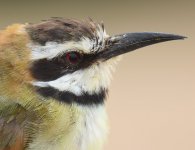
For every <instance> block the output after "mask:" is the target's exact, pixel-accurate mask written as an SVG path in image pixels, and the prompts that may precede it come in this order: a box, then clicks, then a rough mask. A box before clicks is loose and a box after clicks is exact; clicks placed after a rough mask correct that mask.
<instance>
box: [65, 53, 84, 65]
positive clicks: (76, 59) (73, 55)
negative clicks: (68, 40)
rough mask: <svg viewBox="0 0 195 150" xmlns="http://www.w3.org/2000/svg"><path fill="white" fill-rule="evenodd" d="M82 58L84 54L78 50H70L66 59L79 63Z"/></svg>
mask: <svg viewBox="0 0 195 150" xmlns="http://www.w3.org/2000/svg"><path fill="white" fill-rule="evenodd" d="M81 59H82V55H81V54H80V53H78V52H69V53H67V54H66V60H67V61H68V62H69V63H70V64H73V65H76V64H78V63H79V62H80V61H81Z"/></svg>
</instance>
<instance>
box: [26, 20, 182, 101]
mask: <svg viewBox="0 0 195 150" xmlns="http://www.w3.org/2000/svg"><path fill="white" fill-rule="evenodd" d="M25 31H27V33H28V35H29V37H30V43H28V48H29V49H30V59H31V61H30V62H31V63H30V66H29V70H30V73H31V75H32V77H33V81H32V84H33V86H34V87H35V88H36V89H37V92H39V93H40V94H41V95H43V96H44V97H52V98H54V99H56V100H59V101H63V102H66V103H79V104H83V105H91V104H100V103H103V102H104V99H105V96H106V93H107V90H108V86H109V83H110V79H111V75H112V70H113V69H114V67H115V64H116V62H117V58H118V57H117V56H119V55H121V54H124V53H127V52H130V51H133V50H135V49H138V48H141V47H144V46H148V45H151V44H155V43H159V42H165V41H170V40H178V39H183V38H184V37H182V36H178V35H172V34H163V33H146V32H143V33H125V34H121V35H116V36H109V35H108V34H107V33H106V31H105V29H104V26H103V24H97V23H95V22H93V21H92V20H87V21H77V20H69V19H61V18H53V19H50V20H46V21H43V22H41V23H38V24H29V25H27V26H26V27H25Z"/></svg>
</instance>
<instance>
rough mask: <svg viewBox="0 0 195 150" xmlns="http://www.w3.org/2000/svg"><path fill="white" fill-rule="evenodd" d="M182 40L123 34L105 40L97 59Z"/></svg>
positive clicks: (161, 34) (170, 36)
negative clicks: (103, 47) (104, 45)
mask: <svg viewBox="0 0 195 150" xmlns="http://www.w3.org/2000/svg"><path fill="white" fill-rule="evenodd" d="M184 38H186V37H184V36H180V35H173V34H165V33H153V32H142V33H125V34H122V35H117V36H113V37H110V38H109V39H108V40H107V43H106V47H105V49H104V50H103V51H101V52H99V54H98V57H99V59H102V60H107V59H110V58H112V57H115V56H118V55H121V54H124V53H127V52H130V51H133V50H136V49H138V48H141V47H145V46H148V45H152V44H156V43H160V42H166V41H171V40H180V39H184Z"/></svg>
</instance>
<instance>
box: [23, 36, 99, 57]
mask: <svg viewBox="0 0 195 150" xmlns="http://www.w3.org/2000/svg"><path fill="white" fill-rule="evenodd" d="M94 44H95V43H94V41H93V40H90V39H89V38H85V37H83V38H82V40H81V41H78V42H75V41H68V42H65V43H62V44H60V43H57V42H47V43H46V44H45V45H44V46H42V45H36V44H33V43H31V44H29V45H27V46H28V48H30V49H31V51H32V52H31V60H39V59H44V58H47V59H52V58H54V57H56V56H58V55H62V54H64V53H66V52H68V51H74V50H75V51H82V53H91V49H92V48H93V46H94Z"/></svg>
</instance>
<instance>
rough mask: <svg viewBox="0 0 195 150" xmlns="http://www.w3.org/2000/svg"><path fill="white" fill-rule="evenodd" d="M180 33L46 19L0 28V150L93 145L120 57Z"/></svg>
mask: <svg viewBox="0 0 195 150" xmlns="http://www.w3.org/2000/svg"><path fill="white" fill-rule="evenodd" d="M184 38H185V37H184V36H180V35H175V34H168V33H159V32H135V33H123V34H118V35H112V36H110V35H108V34H107V32H106V30H105V27H104V24H103V23H97V22H95V21H93V20H92V19H86V20H77V19H66V18H60V17H53V18H50V19H47V20H43V21H40V22H38V23H24V24H12V25H10V26H8V27H6V28H5V29H3V30H1V31H0V150H101V149H103V145H104V143H105V141H106V139H107V134H108V125H107V124H108V123H107V122H108V117H107V113H106V108H105V101H106V99H107V97H108V90H109V86H110V82H111V79H112V74H113V71H114V70H115V68H116V65H117V64H118V61H119V60H120V56H121V55H123V54H125V53H128V52H131V51H134V50H136V49H139V48H142V47H145V46H149V45H152V44H156V43H160V42H165V41H171V40H180V39H184Z"/></svg>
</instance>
